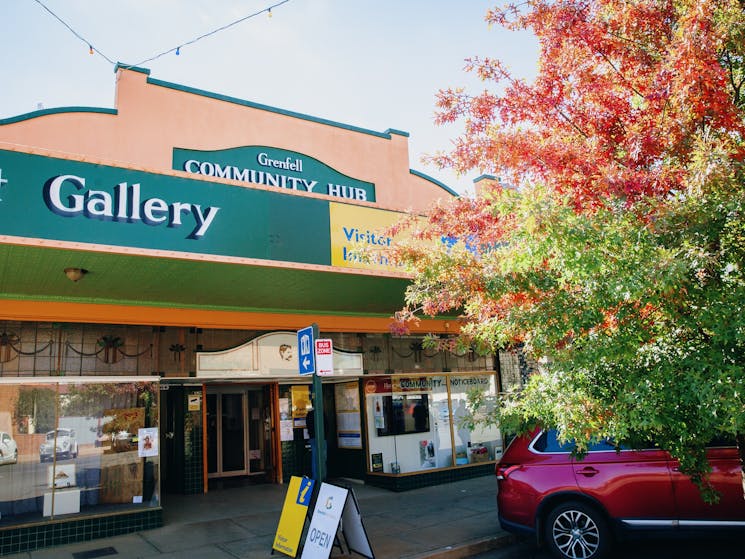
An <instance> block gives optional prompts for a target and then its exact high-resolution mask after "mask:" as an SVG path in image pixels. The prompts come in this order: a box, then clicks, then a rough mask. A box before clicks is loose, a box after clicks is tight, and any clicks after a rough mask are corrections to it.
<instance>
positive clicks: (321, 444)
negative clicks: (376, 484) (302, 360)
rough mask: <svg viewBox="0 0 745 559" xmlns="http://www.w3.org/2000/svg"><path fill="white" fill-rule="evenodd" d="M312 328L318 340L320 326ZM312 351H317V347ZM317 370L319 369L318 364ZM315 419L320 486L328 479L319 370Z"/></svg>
mask: <svg viewBox="0 0 745 559" xmlns="http://www.w3.org/2000/svg"><path fill="white" fill-rule="evenodd" d="M311 326H312V327H313V339H314V340H317V339H318V324H316V323H315V322H314V323H313V324H312V325H311ZM312 351H315V347H314V348H313V349H312ZM316 369H318V365H317V364H316ZM313 418H314V420H315V422H314V433H313V436H314V437H315V439H316V457H315V460H316V472H317V473H318V479H317V480H316V481H317V482H318V483H319V484H320V483H321V482H323V481H324V480H325V479H326V437H325V435H324V424H323V423H324V421H323V386H322V385H321V377H319V376H318V371H317V370H316V371H315V372H314V373H313ZM319 487H320V485H319Z"/></svg>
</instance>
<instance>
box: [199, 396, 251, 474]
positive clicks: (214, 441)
mask: <svg viewBox="0 0 745 559" xmlns="http://www.w3.org/2000/svg"><path fill="white" fill-rule="evenodd" d="M246 396H247V395H246V391H245V390H242V391H231V392H216V393H212V394H207V474H208V476H209V477H223V476H234V475H245V474H247V473H248V459H247V448H248V445H247V436H248V432H247V429H246V425H247V421H246V418H247V415H248V414H247V404H248V398H247V397H246Z"/></svg>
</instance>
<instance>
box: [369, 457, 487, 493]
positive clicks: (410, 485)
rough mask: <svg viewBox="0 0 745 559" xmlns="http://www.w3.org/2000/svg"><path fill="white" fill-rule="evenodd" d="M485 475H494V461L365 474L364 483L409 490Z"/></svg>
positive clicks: (396, 489) (393, 489)
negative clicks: (419, 471) (393, 472)
mask: <svg viewBox="0 0 745 559" xmlns="http://www.w3.org/2000/svg"><path fill="white" fill-rule="evenodd" d="M486 475H494V462H486V463H484V464H479V465H477V466H465V467H462V468H451V469H447V470H437V471H434V472H428V473H416V474H408V475H392V474H367V477H366V478H365V483H367V484H369V485H374V486H375V487H381V488H383V489H389V490H391V491H409V490H410V489H418V488H420V487H431V486H433V485H440V484H442V483H450V482H453V481H458V480H461V479H470V478H474V477H480V476H486Z"/></svg>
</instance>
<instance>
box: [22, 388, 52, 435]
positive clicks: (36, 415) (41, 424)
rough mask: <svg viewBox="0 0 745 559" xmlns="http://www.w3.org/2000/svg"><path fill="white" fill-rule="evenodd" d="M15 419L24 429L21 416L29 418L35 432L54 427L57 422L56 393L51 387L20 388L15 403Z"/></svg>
mask: <svg viewBox="0 0 745 559" xmlns="http://www.w3.org/2000/svg"><path fill="white" fill-rule="evenodd" d="M14 412H15V419H16V422H17V423H18V425H19V430H20V428H21V426H23V428H24V429H25V428H26V426H25V423H24V421H23V418H26V417H28V418H30V421H31V422H32V424H33V426H34V429H35V430H36V432H37V433H45V432H47V431H51V430H52V429H54V427H55V425H56V423H57V394H56V392H55V391H54V390H52V389H51V388H21V389H20V390H19V391H18V399H17V400H16V404H15V410H14Z"/></svg>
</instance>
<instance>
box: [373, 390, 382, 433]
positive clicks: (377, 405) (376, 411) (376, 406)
mask: <svg viewBox="0 0 745 559" xmlns="http://www.w3.org/2000/svg"><path fill="white" fill-rule="evenodd" d="M373 417H374V418H375V428H376V429H385V414H384V413H383V398H382V397H381V396H375V397H374V398H373Z"/></svg>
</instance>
